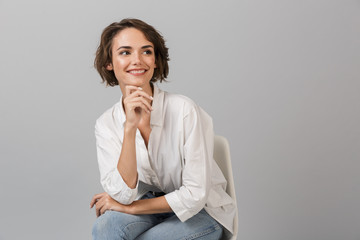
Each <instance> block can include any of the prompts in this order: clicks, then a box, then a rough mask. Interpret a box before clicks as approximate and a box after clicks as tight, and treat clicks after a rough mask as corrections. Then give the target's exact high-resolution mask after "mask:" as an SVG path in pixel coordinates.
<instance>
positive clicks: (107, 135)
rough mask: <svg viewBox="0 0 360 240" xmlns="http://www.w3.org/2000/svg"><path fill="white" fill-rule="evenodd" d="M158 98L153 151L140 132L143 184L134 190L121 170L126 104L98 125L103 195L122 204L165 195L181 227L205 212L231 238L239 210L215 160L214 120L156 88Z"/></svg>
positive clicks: (152, 122) (138, 145) (116, 107)
mask: <svg viewBox="0 0 360 240" xmlns="http://www.w3.org/2000/svg"><path fill="white" fill-rule="evenodd" d="M153 97H154V99H153V104H152V108H153V111H152V112H151V118H150V127H151V129H152V130H151V133H150V137H149V141H148V148H146V146H145V143H144V140H143V138H142V136H141V133H140V131H139V130H137V132H136V161H137V171H138V182H137V185H136V187H135V188H134V189H131V188H129V187H128V186H127V185H126V183H125V182H124V180H123V179H122V177H121V175H120V173H119V171H118V170H117V163H118V160H119V157H120V153H121V147H122V142H123V136H124V123H125V120H126V116H125V112H124V109H123V107H122V99H120V101H119V102H118V103H116V104H115V105H114V106H113V107H112V108H110V109H108V110H107V111H106V112H105V113H104V114H103V115H101V117H100V118H99V119H98V120H97V121H96V125H95V135H96V146H97V157H98V163H99V169H100V178H101V184H102V186H103V188H104V190H105V191H106V192H107V193H108V194H109V195H110V196H111V197H112V198H114V199H115V200H116V201H118V202H120V203H122V204H130V203H132V202H133V201H134V200H137V199H140V198H141V197H142V196H143V195H144V194H145V193H146V192H148V191H162V192H164V193H166V195H165V198H166V200H167V202H168V204H169V205H170V207H171V209H172V210H173V211H174V213H175V214H176V216H177V217H178V218H179V219H180V220H181V221H183V222H184V221H186V220H187V219H189V218H191V217H192V216H194V215H195V214H197V213H198V212H199V211H200V210H201V209H203V208H205V210H206V211H207V212H208V213H209V215H211V216H212V217H213V218H214V219H216V220H217V221H218V222H219V223H220V224H222V225H223V226H224V227H225V228H226V229H227V230H228V231H230V232H231V233H232V232H233V228H234V226H233V222H234V216H235V212H236V206H235V203H234V200H233V199H232V198H231V197H230V196H229V195H228V194H227V193H226V192H225V189H226V180H225V178H224V176H223V174H222V172H221V170H220V168H219V167H218V166H217V164H216V162H215V160H214V159H213V148H214V133H213V125H212V119H211V118H210V116H209V115H208V114H207V113H206V112H205V111H204V110H202V109H201V108H200V107H199V106H197V105H196V104H195V103H194V102H193V101H192V100H191V99H189V98H187V97H185V96H182V95H178V94H170V93H167V92H164V91H162V90H160V89H159V88H157V87H156V86H154V96H153ZM227 234H228V236H230V235H229V233H228V232H227Z"/></svg>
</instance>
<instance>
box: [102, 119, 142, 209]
mask: <svg viewBox="0 0 360 240" xmlns="http://www.w3.org/2000/svg"><path fill="white" fill-rule="evenodd" d="M95 136H96V150H97V159H98V164H99V171H100V182H101V185H102V187H103V188H104V190H105V192H107V193H108V194H109V195H110V196H111V197H112V198H113V199H115V200H116V201H118V202H119V203H122V204H125V205H128V204H131V203H132V202H133V201H134V200H135V198H136V196H137V192H138V185H139V180H138V182H137V184H136V187H135V188H134V189H132V188H129V187H128V185H127V184H126V183H125V181H124V180H123V178H122V177H121V175H120V173H119V171H118V169H117V163H118V161H119V157H120V153H121V147H122V143H121V142H120V141H119V139H118V137H117V136H114V134H113V133H110V131H107V129H106V128H104V127H102V126H101V124H100V123H99V122H97V123H96V125H95Z"/></svg>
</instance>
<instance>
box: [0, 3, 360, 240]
mask: <svg viewBox="0 0 360 240" xmlns="http://www.w3.org/2000/svg"><path fill="white" fill-rule="evenodd" d="M124 17H136V18H140V19H143V20H145V21H147V22H148V23H150V24H152V25H153V26H155V27H156V28H157V29H159V30H160V31H161V32H162V34H163V35H164V36H165V38H166V40H167V44H168V46H169V48H170V57H171V62H170V67H171V72H170V76H169V83H164V84H161V85H160V87H162V88H163V89H165V90H168V91H172V92H177V93H182V94H184V95H187V96H189V97H191V98H192V99H194V100H195V101H196V102H197V103H198V104H199V105H200V106H202V107H203V108H204V109H205V110H206V111H207V112H208V113H209V114H210V115H212V117H213V119H214V123H215V131H216V133H217V134H220V135H223V136H225V137H226V138H228V140H229V141H230V147H231V154H232V161H233V168H234V169H233V171H234V177H235V183H236V191H237V198H238V207H239V237H238V239H246V240H288V239H291V240H303V239H315V240H320V239H321V240H322V239H324V240H325V239H327V240H355V239H356V240H359V239H360V229H359V226H360V207H359V203H360V178H359V170H360V163H359V160H360V128H359V122H360V111H359V109H360V94H359V91H360V83H359V80H360V2H359V0H338V1H336V0H316V1H314V0H298V1H288V0H273V1H266V0H258V1H256V0H243V1H205V0H201V1H190V0H186V1H184V0H182V1H165V0H156V1H110V0H107V1H93V0H92V1H89V0H86V1H85V0H80V1H72V0H71V1H70V0H62V1H47V0H32V1H25V0H23V1H16V0H15V1H14V0H0V34H1V37H0V51H1V54H0V80H1V81H0V109H1V119H0V121H1V122H0V134H1V135H0V160H1V161H0V182H1V185H0V187H1V189H0V192H1V198H0V199H1V200H0V206H1V214H0V239H3V240H7V239H90V238H91V227H92V224H93V222H94V220H95V215H94V211H93V210H89V201H90V199H91V197H92V195H93V194H95V193H98V192H100V191H101V190H102V189H101V186H100V184H99V173H98V167H97V161H96V150H95V138H94V123H95V120H96V118H97V117H98V116H99V115H100V114H101V113H103V112H104V111H105V110H106V109H107V108H109V107H111V106H112V105H113V104H114V103H115V102H117V101H118V99H119V96H120V89H119V88H118V87H115V88H105V86H104V85H101V84H100V78H99V76H98V74H97V72H96V71H95V70H94V68H93V66H92V64H93V59H94V52H95V50H96V47H97V44H98V41H99V37H100V34H101V31H102V29H103V28H104V27H105V26H107V25H108V24H110V23H111V22H114V21H119V20H121V19H122V18H124Z"/></svg>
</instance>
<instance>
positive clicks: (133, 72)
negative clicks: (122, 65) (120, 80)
mask: <svg viewBox="0 0 360 240" xmlns="http://www.w3.org/2000/svg"><path fill="white" fill-rule="evenodd" d="M144 72H145V69H142V70H131V71H129V73H131V74H141V73H144Z"/></svg>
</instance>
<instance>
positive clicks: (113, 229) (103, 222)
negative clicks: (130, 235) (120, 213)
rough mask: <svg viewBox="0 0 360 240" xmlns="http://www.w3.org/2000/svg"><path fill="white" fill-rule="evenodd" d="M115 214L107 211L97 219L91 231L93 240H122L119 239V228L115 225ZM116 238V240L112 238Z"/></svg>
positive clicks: (116, 221)
mask: <svg viewBox="0 0 360 240" xmlns="http://www.w3.org/2000/svg"><path fill="white" fill-rule="evenodd" d="M115 214H116V213H115V212H112V211H107V212H105V213H104V214H103V215H101V216H100V217H98V218H97V219H96V221H95V223H94V226H93V229H92V236H93V239H94V240H98V239H123V238H122V237H121V227H120V226H119V225H121V224H119V225H118V226H116V225H117V223H118V220H116V216H115ZM114 236H117V238H113V237H114Z"/></svg>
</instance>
